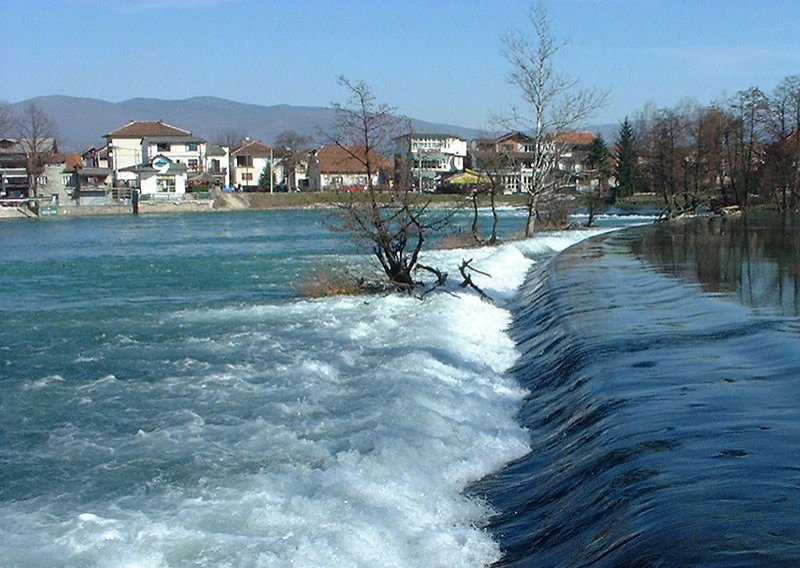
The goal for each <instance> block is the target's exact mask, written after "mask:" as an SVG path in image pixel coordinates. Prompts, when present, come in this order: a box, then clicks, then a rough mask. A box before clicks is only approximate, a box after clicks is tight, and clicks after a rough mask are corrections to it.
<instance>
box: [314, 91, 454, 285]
mask: <svg viewBox="0 0 800 568" xmlns="http://www.w3.org/2000/svg"><path fill="white" fill-rule="evenodd" d="M339 84H340V85H341V86H342V87H343V88H344V90H345V92H346V94H347V100H346V102H344V103H335V104H334V105H333V107H334V110H335V111H336V123H335V126H334V130H333V132H331V133H329V134H328V138H330V140H331V141H332V143H333V144H334V145H336V146H337V147H338V148H339V149H340V150H341V153H343V154H344V155H345V156H347V157H348V158H349V159H350V160H351V161H352V162H355V163H357V164H358V165H359V167H360V170H361V172H363V177H364V179H365V181H366V183H365V184H364V186H363V191H342V190H340V191H339V193H338V197H337V203H336V205H337V206H338V208H339V211H340V213H341V216H340V221H339V228H340V229H344V230H347V231H349V232H351V233H352V234H353V235H354V236H355V237H356V238H357V239H358V240H359V241H360V242H365V243H367V245H368V246H369V247H370V249H371V252H372V254H374V256H375V258H376V259H377V260H378V262H379V263H380V266H381V268H382V270H383V272H384V273H385V275H386V278H387V279H388V281H389V283H390V284H391V285H392V286H394V287H396V288H398V289H403V290H411V289H413V288H414V287H415V286H417V285H418V282H417V281H415V279H414V272H415V269H419V268H424V269H427V270H430V271H431V272H434V273H435V274H437V278H438V279H439V280H440V281H441V280H443V278H444V277H445V275H444V274H443V273H441V272H440V271H438V270H436V269H433V268H431V267H427V266H422V265H421V264H420V263H419V260H420V252H421V251H422V249H423V246H424V244H425V242H426V239H427V237H428V236H429V234H430V233H431V232H433V231H436V230H438V229H440V228H442V227H443V226H445V225H446V224H447V222H448V220H449V219H448V215H447V214H442V213H441V212H439V211H434V210H433V209H432V208H431V207H430V205H431V199H430V196H426V195H423V194H419V193H414V192H413V191H412V190H411V185H410V183H408V181H409V180H407V179H402V178H401V179H398V180H394V185H392V179H391V176H390V175H388V174H389V172H387V171H386V169H387V165H388V164H387V160H386V159H385V158H383V157H382V156H381V152H387V151H389V150H390V149H391V148H392V145H393V139H394V138H395V137H397V136H399V135H401V134H404V133H408V132H409V131H410V123H409V121H408V119H406V118H403V117H399V116H398V115H397V113H396V112H395V109H394V108H393V107H391V106H389V105H387V104H384V103H378V102H377V101H376V100H375V96H374V95H373V93H372V90H371V88H370V87H369V86H368V85H366V84H365V83H364V82H352V81H350V80H348V79H347V78H345V77H339Z"/></svg>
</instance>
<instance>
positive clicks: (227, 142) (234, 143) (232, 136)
mask: <svg viewBox="0 0 800 568" xmlns="http://www.w3.org/2000/svg"><path fill="white" fill-rule="evenodd" d="M244 138H245V135H244V133H243V132H241V131H239V130H236V129H235V128H226V129H225V130H220V131H219V132H217V134H216V135H215V136H214V144H217V145H218V146H227V147H228V148H230V149H231V150H233V149H234V148H236V147H238V146H239V145H240V144H241V143H242V140H244Z"/></svg>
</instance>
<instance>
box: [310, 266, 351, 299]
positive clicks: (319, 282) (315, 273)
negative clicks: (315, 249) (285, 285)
mask: <svg viewBox="0 0 800 568" xmlns="http://www.w3.org/2000/svg"><path fill="white" fill-rule="evenodd" d="M294 291H295V293H296V294H297V295H298V296H301V297H306V298H325V297H328V296H356V295H358V294H363V293H364V281H363V280H362V279H359V278H356V277H354V276H353V275H352V274H350V273H349V272H348V270H347V269H346V268H342V267H338V266H319V267H317V268H315V269H314V270H312V271H311V272H309V273H308V274H306V275H304V276H303V277H302V278H301V279H300V282H298V283H296V284H295V285H294Z"/></svg>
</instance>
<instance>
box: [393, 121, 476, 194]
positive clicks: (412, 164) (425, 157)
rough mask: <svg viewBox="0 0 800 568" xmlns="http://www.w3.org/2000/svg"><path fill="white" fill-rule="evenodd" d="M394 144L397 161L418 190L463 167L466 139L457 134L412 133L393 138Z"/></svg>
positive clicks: (432, 185) (461, 169) (430, 188)
mask: <svg viewBox="0 0 800 568" xmlns="http://www.w3.org/2000/svg"><path fill="white" fill-rule="evenodd" d="M395 144H396V148H395V154H396V156H397V158H398V162H399V163H400V164H403V165H404V167H405V168H406V171H408V173H409V174H410V176H411V179H412V183H414V185H415V186H416V187H417V188H419V189H424V190H432V189H433V188H434V187H435V186H436V180H438V179H440V178H441V177H442V176H444V175H448V174H453V173H455V172H460V171H463V170H464V161H465V160H466V158H467V141H466V139H464V138H461V137H460V136H455V135H452V134H440V133H434V132H413V133H411V134H405V135H403V136H399V137H397V138H395Z"/></svg>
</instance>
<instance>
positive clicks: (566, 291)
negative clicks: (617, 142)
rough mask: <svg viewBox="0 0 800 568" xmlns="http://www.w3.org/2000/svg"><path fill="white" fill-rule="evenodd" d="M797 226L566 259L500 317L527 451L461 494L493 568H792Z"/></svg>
mask: <svg viewBox="0 0 800 568" xmlns="http://www.w3.org/2000/svg"><path fill="white" fill-rule="evenodd" d="M799 274H800V225H798V223H797V220H796V219H795V220H791V219H790V220H786V219H780V218H767V217H763V218H757V219H749V220H745V219H726V220H712V221H709V220H693V221H689V222H686V223H681V224H676V225H660V226H649V227H642V228H634V229H628V230H625V231H623V232H619V233H614V234H612V235H608V236H604V237H598V238H595V239H592V240H589V241H586V242H584V243H581V244H579V245H577V246H576V247H573V248H572V249H570V250H568V251H566V252H565V253H563V254H562V255H560V256H559V257H557V258H556V259H555V260H554V261H553V262H552V263H550V264H549V265H548V266H546V267H544V268H538V269H537V270H536V272H534V273H532V274H531V275H529V278H528V282H527V284H526V286H524V287H523V289H522V291H521V295H520V299H519V302H518V305H517V306H516V308H515V314H514V322H515V323H514V325H513V330H512V331H513V336H514V338H515V340H516V341H517V342H518V344H519V348H520V351H521V353H522V356H521V358H520V359H519V361H518V362H517V364H516V366H515V367H514V369H513V370H512V372H513V374H514V375H515V377H516V378H517V379H518V380H519V381H520V383H521V384H522V385H523V386H524V387H525V388H527V389H529V390H530V392H531V395H530V396H529V398H528V399H527V400H526V402H525V404H524V406H523V409H522V411H521V415H520V421H521V422H522V424H523V425H524V426H525V427H526V428H527V429H528V430H529V432H530V436H531V448H532V451H531V452H530V453H529V454H528V455H527V456H526V457H524V458H522V459H521V460H518V461H517V462H515V463H513V464H511V465H510V466H508V467H507V468H506V469H504V470H503V471H502V472H500V473H499V474H497V475H495V476H492V477H490V478H488V479H486V480H484V481H483V482H481V484H480V485H479V486H477V487H475V490H476V491H477V492H479V493H483V494H485V495H486V496H487V497H488V498H489V499H490V501H491V502H492V503H493V505H494V506H495V508H496V509H497V510H498V511H499V513H498V515H497V516H496V517H495V518H494V519H493V521H492V522H491V524H490V527H489V528H490V530H492V531H493V532H494V533H495V535H496V537H497V538H498V539H499V541H500V543H501V547H502V549H503V551H504V554H505V556H504V559H503V560H502V561H500V562H499V565H500V566H537V567H547V566H559V567H562V566H640V567H644V566H720V567H723V566H724V567H729V566H800V320H798V306H800V302H799V301H798V296H799V295H800V294H799V293H798V275H799Z"/></svg>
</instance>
